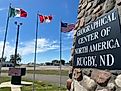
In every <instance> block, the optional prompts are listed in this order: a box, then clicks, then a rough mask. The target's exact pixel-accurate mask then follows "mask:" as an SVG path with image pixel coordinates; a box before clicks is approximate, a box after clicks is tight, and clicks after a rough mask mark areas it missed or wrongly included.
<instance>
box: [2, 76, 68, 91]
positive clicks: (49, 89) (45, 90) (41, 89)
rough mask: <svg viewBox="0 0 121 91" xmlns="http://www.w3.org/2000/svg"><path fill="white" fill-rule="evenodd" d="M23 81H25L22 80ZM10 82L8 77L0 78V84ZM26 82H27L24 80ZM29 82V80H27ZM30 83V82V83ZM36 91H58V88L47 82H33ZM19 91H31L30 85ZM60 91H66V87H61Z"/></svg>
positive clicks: (4, 89)
mask: <svg viewBox="0 0 121 91" xmlns="http://www.w3.org/2000/svg"><path fill="white" fill-rule="evenodd" d="M24 80H25V79H24ZM7 81H10V78H9V77H1V78H0V83H2V82H7ZM25 81H28V80H25ZM29 81H30V80H29ZM31 82H32V81H31ZM35 90H36V91H59V86H57V85H55V84H52V83H48V82H38V81H36V82H35ZM0 91H11V90H10V88H0ZM21 91H32V85H28V86H23V87H22V88H21ZM61 91H66V87H64V86H62V88H61Z"/></svg>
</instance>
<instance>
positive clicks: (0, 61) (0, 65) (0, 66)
mask: <svg viewBox="0 0 121 91" xmlns="http://www.w3.org/2000/svg"><path fill="white" fill-rule="evenodd" d="M10 8H11V3H10V5H9V9H8V16H7V23H6V28H5V36H4V44H3V49H2V56H1V60H0V76H1V68H2V61H3V56H4V51H5V44H6V38H7V32H8V24H9V11H10Z"/></svg>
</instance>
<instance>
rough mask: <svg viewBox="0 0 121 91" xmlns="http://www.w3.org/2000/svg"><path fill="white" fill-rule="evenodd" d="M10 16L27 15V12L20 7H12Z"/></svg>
mask: <svg viewBox="0 0 121 91" xmlns="http://www.w3.org/2000/svg"><path fill="white" fill-rule="evenodd" d="M9 17H27V12H26V11H24V10H23V9H20V8H10V13H9Z"/></svg>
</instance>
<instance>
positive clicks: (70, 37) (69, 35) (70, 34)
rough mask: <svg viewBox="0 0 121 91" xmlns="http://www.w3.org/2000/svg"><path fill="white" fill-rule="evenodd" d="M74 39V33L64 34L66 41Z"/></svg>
mask: <svg viewBox="0 0 121 91" xmlns="http://www.w3.org/2000/svg"><path fill="white" fill-rule="evenodd" d="M73 37H74V31H70V32H69V33H66V38H67V39H72V38H73Z"/></svg>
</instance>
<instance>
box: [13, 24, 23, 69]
mask: <svg viewBox="0 0 121 91" xmlns="http://www.w3.org/2000/svg"><path fill="white" fill-rule="evenodd" d="M15 24H16V25H17V37H16V47H15V59H14V67H15V66H16V58H17V49H18V39H19V29H20V25H22V23H19V24H17V22H15Z"/></svg>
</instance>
